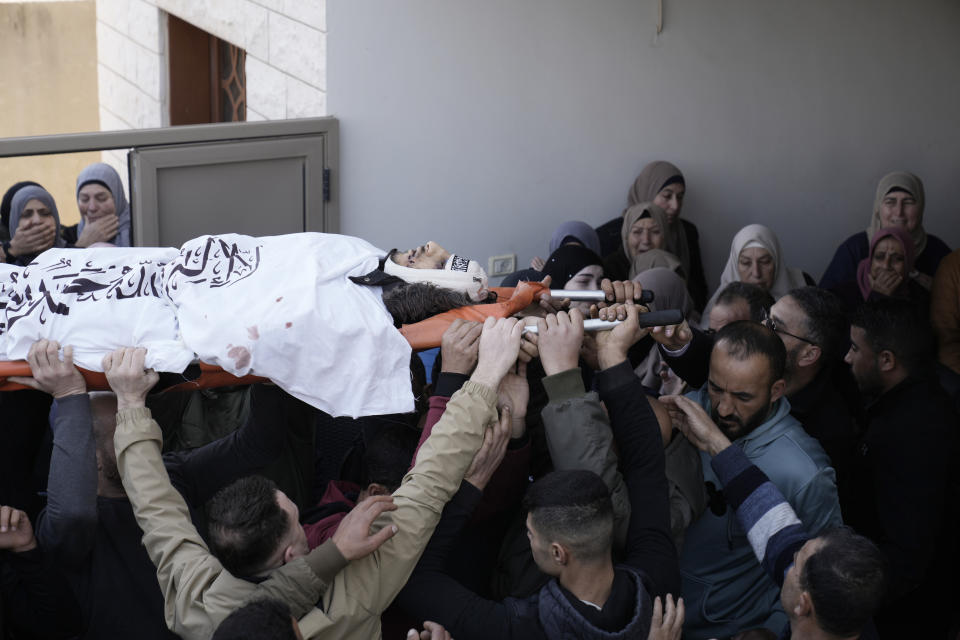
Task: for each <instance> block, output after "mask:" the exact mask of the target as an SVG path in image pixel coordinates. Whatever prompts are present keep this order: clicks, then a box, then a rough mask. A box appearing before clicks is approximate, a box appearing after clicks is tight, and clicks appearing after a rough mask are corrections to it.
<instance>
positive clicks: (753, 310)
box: [714, 280, 774, 322]
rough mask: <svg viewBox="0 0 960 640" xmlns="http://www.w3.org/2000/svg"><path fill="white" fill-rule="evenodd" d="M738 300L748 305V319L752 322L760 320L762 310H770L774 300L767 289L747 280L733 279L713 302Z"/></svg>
mask: <svg viewBox="0 0 960 640" xmlns="http://www.w3.org/2000/svg"><path fill="white" fill-rule="evenodd" d="M738 300H743V301H744V302H746V303H747V306H749V307H750V319H751V320H753V321H754V322H760V321H761V320H762V319H763V317H764V312H765V311H770V307H772V306H773V302H774V300H773V296H772V295H770V292H769V291H767V290H765V289H761V288H760V287H759V286H758V285H755V284H750V283H749V282H741V281H740V280H735V281H734V282H731V283H730V284H728V285H727V286H725V287H724V288H723V290H722V291H720V294H719V295H718V296H717V299H716V301H715V302H714V304H715V305H716V304H734V303H736V302H737V301H738Z"/></svg>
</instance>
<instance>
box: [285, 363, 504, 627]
mask: <svg viewBox="0 0 960 640" xmlns="http://www.w3.org/2000/svg"><path fill="white" fill-rule="evenodd" d="M496 401H497V394H496V392H495V391H494V390H493V389H490V388H489V387H486V386H484V385H481V384H478V383H476V382H473V381H468V382H467V383H466V384H464V385H463V388H462V389H461V390H460V391H458V392H457V393H455V394H454V395H453V397H451V398H450V401H449V402H448V403H447V408H446V411H444V414H443V417H441V418H440V421H439V422H437V424H436V425H434V427H433V431H432V433H431V434H430V437H429V438H427V440H426V442H424V443H423V445H422V446H421V447H420V451H419V453H418V454H417V461H416V464H415V465H414V466H413V468H412V469H411V470H410V471H409V472H408V473H407V475H406V476H405V477H404V479H403V484H401V485H400V488H399V489H397V491H396V492H394V494H393V499H394V504H396V505H397V509H396V511H392V512H387V513H385V514H383V515H382V516H381V517H380V518H379V519H378V520H377V521H376V522H375V523H374V526H373V529H374V530H379V529H380V528H381V527H385V526H389V525H395V526H396V527H397V529H398V531H397V533H396V535H394V536H393V537H392V538H390V539H389V540H388V541H387V542H385V543H384V544H383V545H382V546H381V547H380V548H379V549H378V550H377V551H375V552H374V553H372V554H370V555H368V556H366V557H365V558H361V559H359V560H354V561H353V562H351V563H350V564H349V565H347V566H346V567H345V568H344V569H343V570H342V571H341V572H340V573H339V574H337V576H336V578H335V579H334V582H333V585H332V586H331V588H330V589H328V590H327V592H326V594H325V595H324V598H323V604H324V606H323V610H322V611H321V610H320V609H315V610H314V611H312V612H311V613H310V614H308V615H307V616H306V617H305V618H303V619H301V620H300V630H301V632H302V633H303V636H304V637H305V638H315V637H318V636H320V635H321V634H322V635H323V637H331V638H333V637H335V638H340V639H343V638H358V639H360V638H363V639H367V638H378V637H380V614H381V613H382V612H383V610H384V609H386V608H387V606H388V605H389V604H390V603H391V602H392V601H393V599H394V598H395V597H396V595H397V593H398V592H399V591H400V589H401V588H402V587H403V585H404V584H405V583H406V582H407V579H408V578H409V577H410V574H411V573H412V572H413V568H414V567H415V566H416V564H417V562H418V561H419V559H420V556H421V554H422V553H423V549H424V547H426V545H427V542H428V541H429V540H430V536H431V535H433V530H434V528H435V527H436V526H437V522H438V521H439V520H440V514H441V512H442V511H443V507H444V506H445V505H446V503H447V501H449V500H450V498H451V497H452V496H453V494H454V493H456V491H457V489H459V487H460V482H461V481H462V480H463V476H464V474H465V473H466V471H467V468H469V466H470V463H471V462H472V461H473V456H474V455H475V454H476V452H477V450H478V449H479V448H480V445H481V443H482V442H483V432H484V429H485V428H486V426H487V425H488V424H490V423H492V422H493V421H495V420H496V419H497V409H496Z"/></svg>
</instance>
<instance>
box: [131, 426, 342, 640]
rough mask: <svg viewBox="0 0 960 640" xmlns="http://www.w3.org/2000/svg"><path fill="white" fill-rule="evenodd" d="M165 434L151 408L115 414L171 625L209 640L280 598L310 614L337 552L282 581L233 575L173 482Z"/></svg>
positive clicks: (297, 565)
mask: <svg viewBox="0 0 960 640" xmlns="http://www.w3.org/2000/svg"><path fill="white" fill-rule="evenodd" d="M161 444H162V434H161V432H160V427H159V426H158V425H157V423H156V422H154V421H153V420H152V419H151V417H150V410H149V409H146V408H134V409H125V410H122V411H120V412H119V413H118V414H117V429H116V433H115V434H114V445H115V447H116V452H117V466H118V467H119V470H120V475H121V478H122V480H123V487H124V489H125V490H126V492H127V497H128V498H129V499H130V503H131V505H132V506H133V512H134V515H135V516H136V519H137V524H138V525H140V528H141V529H142V530H143V544H144V546H145V547H146V550H147V554H148V555H149V556H150V560H151V561H152V562H153V564H154V566H156V568H157V579H158V581H159V583H160V590H161V591H162V593H163V600H164V616H165V618H166V623H167V626H168V627H169V628H170V629H171V630H172V631H173V632H174V633H177V634H178V635H180V636H181V637H183V638H184V639H185V640H193V639H196V640H200V639H203V640H206V639H207V638H209V637H210V635H211V634H212V633H213V631H214V629H216V626H217V625H218V624H219V623H220V622H221V621H222V620H223V618H225V617H226V616H227V615H229V613H230V612H231V611H233V610H234V609H236V608H237V607H239V606H241V605H242V604H243V603H244V602H245V601H247V600H248V599H253V598H257V597H266V596H272V597H278V598H280V599H283V600H285V601H286V602H287V603H288V604H290V606H291V609H294V610H295V611H296V615H302V614H303V613H306V612H307V611H308V610H310V609H312V608H313V606H314V605H315V604H316V602H317V601H318V600H319V599H320V597H321V596H322V595H323V592H324V591H325V589H326V587H327V585H328V584H329V582H330V581H331V580H332V579H333V576H334V575H335V574H336V572H337V571H338V570H339V569H340V568H341V567H342V566H343V565H344V564H345V561H344V560H343V556H342V555H340V553H339V551H337V549H336V547H334V546H333V545H332V543H331V544H330V545H323V546H321V547H318V548H317V549H315V550H314V551H313V552H311V554H310V556H308V557H306V558H298V559H297V560H295V561H293V562H291V563H289V564H288V565H286V567H287V568H286V571H285V573H284V574H283V575H280V576H276V577H274V576H271V578H270V579H269V580H267V581H266V582H264V583H262V584H260V585H257V584H253V583H251V582H248V581H246V580H241V579H239V578H236V577H234V576H232V575H231V574H230V573H229V572H228V571H226V570H225V569H224V568H223V566H222V565H221V564H220V562H219V561H218V560H217V559H216V557H214V555H213V554H212V553H210V550H209V549H208V548H207V545H206V544H205V543H204V541H203V539H202V538H201V537H200V535H199V533H198V532H197V530H196V528H195V527H194V526H193V523H192V522H191V520H190V512H189V511H188V509H187V505H186V503H185V502H184V500H183V497H182V496H181V495H180V493H179V492H178V491H177V490H176V489H174V488H173V486H172V485H171V484H170V478H169V476H168V475H167V470H166V468H165V467H164V466H163V459H162V457H161V455H160V447H161Z"/></svg>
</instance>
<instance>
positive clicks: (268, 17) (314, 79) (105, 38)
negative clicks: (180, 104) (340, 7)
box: [96, 0, 327, 175]
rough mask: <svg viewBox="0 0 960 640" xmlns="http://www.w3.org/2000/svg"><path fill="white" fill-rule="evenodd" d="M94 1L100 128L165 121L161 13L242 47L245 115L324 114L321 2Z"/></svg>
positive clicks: (119, 155) (122, 158)
mask: <svg viewBox="0 0 960 640" xmlns="http://www.w3.org/2000/svg"><path fill="white" fill-rule="evenodd" d="M96 3H97V54H98V55H97V58H98V60H97V62H98V64H97V75H98V81H99V93H100V129H101V130H103V131H109V130H115V129H141V128H152V127H162V126H165V125H167V124H169V109H168V107H167V94H166V92H167V79H166V74H167V57H166V51H165V48H166V46H167V34H166V14H167V13H171V14H173V15H175V16H177V17H178V18H180V19H182V20H185V21H187V22H189V23H191V24H193V25H194V26H196V27H198V28H200V29H203V30H204V31H206V32H208V33H212V34H213V35H215V36H217V37H218V38H220V39H221V40H226V41H227V42H230V43H231V44H234V45H236V46H238V47H241V48H243V49H244V50H245V51H246V52H247V62H246V75H247V120H249V121H254V120H281V119H285V118H303V117H312V116H324V115H327V94H326V87H327V78H326V66H327V65H326V57H327V56H326V47H327V42H326V37H327V34H326V31H327V25H326V0H96ZM104 161H105V162H110V163H111V164H114V165H115V166H117V167H118V169H119V168H120V167H121V166H125V164H126V152H125V151H119V152H106V153H104ZM124 173H125V172H121V175H123V174H124Z"/></svg>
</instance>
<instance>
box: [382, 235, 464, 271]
mask: <svg viewBox="0 0 960 640" xmlns="http://www.w3.org/2000/svg"><path fill="white" fill-rule="evenodd" d="M449 257H450V252H449V251H447V250H446V249H444V248H443V247H441V246H440V245H438V244H437V243H436V242H433V241H430V242H427V243H426V244H425V245H423V246H421V247H415V248H413V249H409V250H407V251H397V252H395V253H394V254H393V255H392V256H390V259H391V260H393V261H394V262H396V263H397V264H399V265H400V266H402V267H409V268H411V269H443V266H444V264H446V262H447V258H449Z"/></svg>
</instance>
